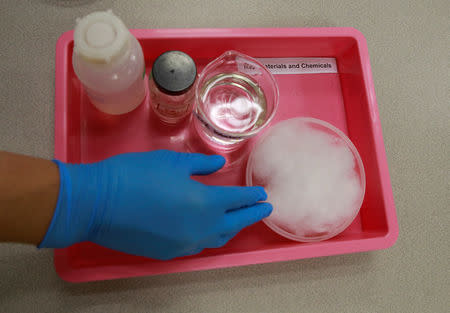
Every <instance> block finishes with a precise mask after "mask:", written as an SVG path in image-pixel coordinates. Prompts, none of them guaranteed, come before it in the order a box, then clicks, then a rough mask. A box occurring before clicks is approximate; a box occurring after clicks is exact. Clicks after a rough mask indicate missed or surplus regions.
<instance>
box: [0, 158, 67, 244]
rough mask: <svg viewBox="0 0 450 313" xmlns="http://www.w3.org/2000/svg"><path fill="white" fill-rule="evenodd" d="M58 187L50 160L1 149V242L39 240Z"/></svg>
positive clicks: (32, 241) (47, 223) (57, 178)
mask: <svg viewBox="0 0 450 313" xmlns="http://www.w3.org/2000/svg"><path fill="white" fill-rule="evenodd" d="M58 190H59V172H58V167H57V166H56V164H54V163H53V162H52V161H48V160H44V159H38V158H32V157H27V156H22V155H18V154H13V153H8V152H3V151H0V242H2V241H3V242H5V241H7V242H8V241H9V242H22V243H32V244H38V243H39V242H40V241H42V239H43V237H44V236H45V233H46V231H47V228H48V226H49V225H50V221H51V219H52V216H53V211H54V209H55V207H56V203H57V201H58Z"/></svg>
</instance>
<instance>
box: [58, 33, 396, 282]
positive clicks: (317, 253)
mask: <svg viewBox="0 0 450 313" xmlns="http://www.w3.org/2000/svg"><path fill="white" fill-rule="evenodd" d="M130 31H131V33H132V34H133V35H134V36H136V37H137V38H138V39H146V38H178V37H186V38H208V37H214V38H221V37H235V38H246V37H261V38H266V37H277V38H289V37H351V38H353V39H354V40H355V41H356V43H357V49H358V50H359V56H360V62H361V68H362V73H363V80H364V88H365V91H366V95H367V97H368V99H367V102H368V104H369V107H370V111H371V113H372V114H371V121H372V126H373V127H372V134H371V135H372V137H373V139H374V142H375V157H376V160H377V164H378V166H379V171H380V173H381V181H380V183H381V191H382V194H383V199H382V200H383V203H384V207H385V214H386V221H387V232H386V234H385V235H384V236H379V237H374V238H365V239H358V240H352V242H351V243H350V242H346V241H345V242H331V243H330V242H327V241H324V242H318V243H314V244H308V245H302V246H301V247H300V248H299V247H298V246H294V247H288V248H283V249H282V250H279V249H271V250H257V251H251V252H242V253H234V254H227V255H214V256H207V257H203V258H201V259H195V258H194V259H179V260H172V261H171V264H170V266H166V267H164V269H163V270H161V269H158V270H155V269H153V268H149V267H146V268H145V270H140V271H139V272H133V273H130V272H127V271H126V270H120V268H121V266H120V265H118V266H108V269H107V270H106V271H104V273H100V274H98V267H96V269H95V270H93V269H91V268H88V269H86V268H85V269H73V268H71V267H70V264H68V259H67V253H66V249H55V251H54V265H55V270H56V272H57V273H58V275H59V276H60V277H61V278H62V279H64V280H66V281H69V282H84V281H92V280H107V279H116V278H126V277H135V276H144V275H158V274H167V273H173V272H187V271H198V270H207V269H215V268H224V267H233V266H244V265H251V264H262V263H270V262H280V261H289V260H297V259H304V258H312V257H321V256H329V255H338V254H348V253H356V252H365V251H372V250H380V249H387V248H389V247H391V246H393V245H394V244H395V242H396V241H397V238H398V233H399V228H398V222H397V215H396V210H395V204H394V199H393V192H392V186H391V181H390V176H389V168H388V163H387V158H386V152H385V146H384V140H383V135H382V129H381V123H380V118H379V111H378V105H377V101H376V97H375V90H374V84H373V79H372V71H371V66H370V60H369V53H368V48H367V42H366V39H365V37H364V35H363V34H362V33H361V32H360V31H359V30H357V29H355V28H352V27H325V28H179V29H173V28H165V29H131V30H130ZM72 42H73V30H70V31H67V32H64V33H63V34H62V35H61V36H60V37H59V39H58V41H57V43H56V53H55V113H54V114H55V133H54V136H55V137H54V140H55V145H54V147H55V151H54V157H55V158H56V159H59V160H62V161H67V157H68V146H67V141H66V138H67V131H68V130H67V127H66V126H67V119H68V117H67V116H66V114H65V112H66V105H67V103H68V101H67V96H68V95H67V83H68V77H67V75H65V73H66V71H65V69H66V68H67V67H68V66H69V62H71V60H69V59H68V58H67V57H66V56H67V53H68V50H69V48H70V45H71V43H72ZM329 245H332V248H328V249H327V246H329ZM272 250H278V251H277V253H272V252H273V251H272ZM180 264H183V266H182V269H181V270H177V267H178V266H179V265H180ZM225 264H226V265H225ZM91 272H92V273H91Z"/></svg>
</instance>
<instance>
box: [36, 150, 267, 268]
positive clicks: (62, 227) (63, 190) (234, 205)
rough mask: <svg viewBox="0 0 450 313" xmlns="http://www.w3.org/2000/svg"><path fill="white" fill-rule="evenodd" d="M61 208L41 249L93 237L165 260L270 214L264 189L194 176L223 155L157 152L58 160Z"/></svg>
mask: <svg viewBox="0 0 450 313" xmlns="http://www.w3.org/2000/svg"><path fill="white" fill-rule="evenodd" d="M55 162H56V163H57V164H58V167H59V171H60V191H59V199H58V203H57V207H56V209H55V213H54V216H53V219H52V222H51V224H50V227H49V229H48V230H47V234H46V235H45V237H44V239H43V241H42V242H41V244H40V245H39V247H47V248H62V247H67V246H69V245H72V244H74V243H77V242H83V241H91V242H94V243H97V244H99V245H101V246H104V247H108V248H111V249H115V250H119V251H122V252H126V253H130V254H134V255H140V256H147V257H151V258H155V259H161V260H167V259H171V258H175V257H179V256H185V255H191V254H196V253H199V252H200V251H202V250H203V249H204V248H216V247H221V246H223V245H225V244H226V243H227V242H228V241H229V240H230V239H231V238H232V237H233V236H234V235H235V234H237V233H238V232H239V231H240V230H241V229H243V228H244V227H246V226H249V225H251V224H253V223H256V222H257V221H259V220H261V219H263V218H265V217H267V216H268V215H269V214H270V213H271V211H272V206H271V205H270V204H269V203H261V202H259V201H264V200H266V197H267V195H266V193H265V191H264V189H263V188H262V187H219V186H207V185H204V184H201V183H199V182H196V181H194V180H192V179H191V177H190V176H191V175H205V174H210V173H213V172H215V171H217V170H219V169H220V168H221V167H222V166H223V165H224V163H225V160H224V158H223V157H221V156H218V155H216V156H206V155H202V154H195V153H191V154H189V153H177V152H173V151H168V150H158V151H152V152H143V153H128V154H122V155H118V156H114V157H112V158H109V159H106V160H104V161H101V162H98V163H93V164H78V165H76V164H65V163H62V162H59V161H55Z"/></svg>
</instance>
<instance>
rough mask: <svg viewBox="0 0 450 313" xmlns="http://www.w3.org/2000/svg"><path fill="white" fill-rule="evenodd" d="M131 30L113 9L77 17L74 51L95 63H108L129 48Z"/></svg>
mask: <svg viewBox="0 0 450 313" xmlns="http://www.w3.org/2000/svg"><path fill="white" fill-rule="evenodd" d="M129 37H130V32H129V31H128V29H127V27H126V26H125V24H124V23H123V22H122V20H121V19H119V18H118V17H117V16H115V15H114V14H113V13H112V11H111V10H108V11H106V12H93V13H91V14H89V15H86V16H85V17H83V18H81V19H77V26H76V27H75V33H74V41H75V46H74V51H75V53H77V54H79V55H80V56H81V57H82V58H84V59H86V60H87V61H90V62H95V63H108V62H110V61H111V60H112V59H113V58H115V57H117V56H119V55H121V54H123V53H124V52H125V51H126V49H127V44H128V40H129Z"/></svg>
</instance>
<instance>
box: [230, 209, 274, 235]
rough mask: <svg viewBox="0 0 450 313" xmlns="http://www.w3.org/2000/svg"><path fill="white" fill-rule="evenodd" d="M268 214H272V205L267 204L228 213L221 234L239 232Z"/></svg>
mask: <svg viewBox="0 0 450 313" xmlns="http://www.w3.org/2000/svg"><path fill="white" fill-rule="evenodd" d="M270 213H272V205H271V204H270V203H267V202H264V203H257V204H255V205H254V206H251V207H247V208H242V209H240V210H234V211H231V212H228V213H227V214H225V218H224V225H223V228H224V229H223V232H224V233H233V232H239V231H240V230H241V229H243V228H245V227H247V226H250V225H252V224H254V223H256V222H259V221H260V220H262V219H263V218H266V217H268V216H269V215H270Z"/></svg>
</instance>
